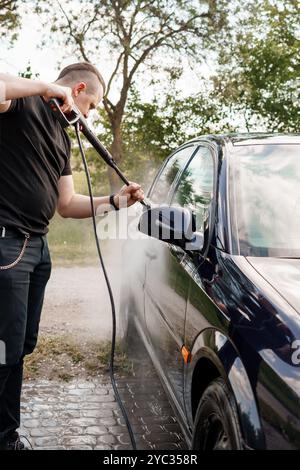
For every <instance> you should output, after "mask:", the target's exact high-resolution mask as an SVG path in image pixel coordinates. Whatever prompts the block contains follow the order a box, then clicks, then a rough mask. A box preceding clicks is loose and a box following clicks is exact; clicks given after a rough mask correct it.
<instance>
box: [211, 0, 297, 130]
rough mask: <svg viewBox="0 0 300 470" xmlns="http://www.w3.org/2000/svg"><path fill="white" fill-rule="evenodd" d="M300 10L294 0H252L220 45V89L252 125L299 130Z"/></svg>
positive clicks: (217, 87)
mask: <svg viewBox="0 0 300 470" xmlns="http://www.w3.org/2000/svg"><path fill="white" fill-rule="evenodd" d="M242 13H243V12H240V16H237V17H238V18H243V17H241V14H242ZM299 13H300V9H299V3H298V2H297V1H296V0H288V1H287V0H281V1H272V0H255V1H249V2H248V6H247V17H246V18H244V19H240V20H239V21H236V24H235V25H234V26H233V29H234V34H233V35H232V42H231V43H230V44H229V45H225V46H224V47H223V48H221V49H220V50H219V64H220V65H219V68H218V73H217V75H216V76H215V77H214V83H215V90H216V93H217V94H218V97H219V99H220V101H221V102H222V103H224V104H225V105H226V106H228V108H229V109H231V110H232V111H233V112H238V113H241V114H242V115H243V116H244V118H245V123H246V127H247V129H248V130H257V129H258V128H260V129H264V130H265V129H268V130H270V131H273V132H275V131H279V132H280V131H282V132H283V131H288V132H289V131H299V128H300V127H299V117H300V116H299V110H300V100H299V85H300V81H299V73H300V39H299ZM253 117H255V118H256V120H255V119H253Z"/></svg>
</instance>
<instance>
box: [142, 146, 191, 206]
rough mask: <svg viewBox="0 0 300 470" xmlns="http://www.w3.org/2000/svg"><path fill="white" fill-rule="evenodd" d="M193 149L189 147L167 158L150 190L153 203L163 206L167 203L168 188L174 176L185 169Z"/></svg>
mask: <svg viewBox="0 0 300 470" xmlns="http://www.w3.org/2000/svg"><path fill="white" fill-rule="evenodd" d="M195 149H196V147H195V145H190V146H188V147H185V148H184V149H182V150H179V151H178V152H176V153H174V154H173V155H172V156H171V157H170V158H169V160H168V161H167V163H166V164H165V166H164V168H163V169H162V171H161V173H160V174H159V176H158V179H157V181H156V182H155V184H154V186H153V188H152V190H151V193H150V198H151V201H152V202H153V203H155V204H163V203H165V202H167V199H168V194H169V191H170V188H171V186H172V184H173V182H174V181H175V179H176V176H177V175H178V173H179V172H180V171H181V170H182V169H183V168H184V167H185V165H186V164H187V162H188V160H189V158H190V157H191V156H192V154H193V152H194V151H195Z"/></svg>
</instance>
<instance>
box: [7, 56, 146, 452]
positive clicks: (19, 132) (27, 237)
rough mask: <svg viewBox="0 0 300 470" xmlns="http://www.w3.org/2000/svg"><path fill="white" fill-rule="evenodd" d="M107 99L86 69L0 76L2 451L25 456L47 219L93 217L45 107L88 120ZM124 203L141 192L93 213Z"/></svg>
mask: <svg viewBox="0 0 300 470" xmlns="http://www.w3.org/2000/svg"><path fill="white" fill-rule="evenodd" d="M104 92H105V84H104V81H103V78H102V76H101V75H100V73H99V71H98V70H97V69H96V68H95V67H94V66H92V65H91V64H88V63H77V64H73V65H69V66H68V67H66V68H64V69H63V70H62V72H61V73H60V75H59V77H58V79H57V80H56V82H55V83H45V82H42V81H36V80H28V79H24V78H15V77H11V76H8V75H6V74H0V341H1V344H2V345H3V344H4V345H5V358H1V357H0V448H1V449H18V450H23V449H24V444H23V443H22V442H21V441H20V438H19V435H18V433H17V431H16V430H17V428H18V427H19V425H20V395H21V386H22V372H23V358H24V356H25V355H26V354H30V353H32V351H33V350H34V348H35V345H36V342H37V336H38V326H39V321H40V314H41V310H42V305H43V299H44V291H45V287H46V284H47V281H48V279H49V277H50V272H51V259H50V254H49V250H48V244H47V236H46V234H47V232H48V224H49V220H50V219H51V218H52V216H53V215H54V213H55V210H56V209H57V211H58V213H59V214H60V215H61V216H62V217H72V218H80V219H81V218H86V217H91V215H92V212H91V204H90V198H89V197H88V196H84V195H81V194H76V193H75V191H74V185H73V178H72V171H71V166H70V142H69V138H68V136H67V134H66V133H65V131H64V129H63V128H62V127H61V125H60V124H59V122H58V121H57V120H56V119H55V117H54V116H53V115H52V112H51V110H50V109H49V107H48V105H47V103H46V102H47V101H49V99H51V98H59V99H60V100H61V101H62V106H61V109H62V111H63V112H64V113H68V112H69V111H70V110H71V109H72V106H73V104H74V103H75V105H76V106H77V107H78V108H79V110H80V111H81V113H82V114H83V115H84V116H85V117H88V115H89V112H90V110H91V109H95V108H96V107H97V106H98V104H99V103H100V101H101V100H102V98H103V94H104ZM121 196H122V197H123V199H122V201H123V200H124V198H125V200H126V199H127V206H130V205H132V204H134V203H135V202H136V201H141V200H142V199H143V197H144V196H143V191H142V190H141V187H140V186H139V185H138V184H136V183H131V184H130V186H128V187H127V186H123V187H122V188H121V190H120V191H119V193H118V194H116V195H111V197H109V196H107V197H95V198H94V206H95V210H96V211H97V212H98V211H99V208H100V210H101V206H103V207H104V206H105V208H106V209H107V206H108V204H109V203H111V205H113V208H114V209H118V208H119V201H120V197H121ZM1 359H2V360H1ZM3 359H5V360H3Z"/></svg>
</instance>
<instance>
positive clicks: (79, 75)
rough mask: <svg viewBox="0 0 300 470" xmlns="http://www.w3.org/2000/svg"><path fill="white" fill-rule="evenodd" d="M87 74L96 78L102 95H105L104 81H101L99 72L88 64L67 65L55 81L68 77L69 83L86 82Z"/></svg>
mask: <svg viewBox="0 0 300 470" xmlns="http://www.w3.org/2000/svg"><path fill="white" fill-rule="evenodd" d="M87 73H90V74H93V75H94V76H96V77H97V79H98V81H99V82H100V84H101V85H102V88H103V94H105V88H106V86H105V81H104V80H103V77H102V75H101V73H100V72H99V70H98V69H97V68H96V67H95V66H94V65H92V64H90V63H89V62H78V63H76V64H71V65H68V66H67V67H65V68H63V69H62V71H61V72H60V74H59V76H58V78H57V80H60V79H61V78H65V77H68V79H69V80H70V81H78V80H83V81H84V80H86V75H87Z"/></svg>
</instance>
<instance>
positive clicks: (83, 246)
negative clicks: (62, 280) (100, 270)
mask: <svg viewBox="0 0 300 470" xmlns="http://www.w3.org/2000/svg"><path fill="white" fill-rule="evenodd" d="M48 243H49V248H50V253H51V258H52V261H53V263H54V264H56V265H69V264H79V265H80V264H83V265H91V264H97V263H98V258H97V249H96V243H95V238H94V231H93V227H92V221H91V219H81V220H80V219H63V218H62V217H60V215H59V214H55V216H54V218H53V219H52V221H51V223H50V226H49V233H48Z"/></svg>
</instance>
